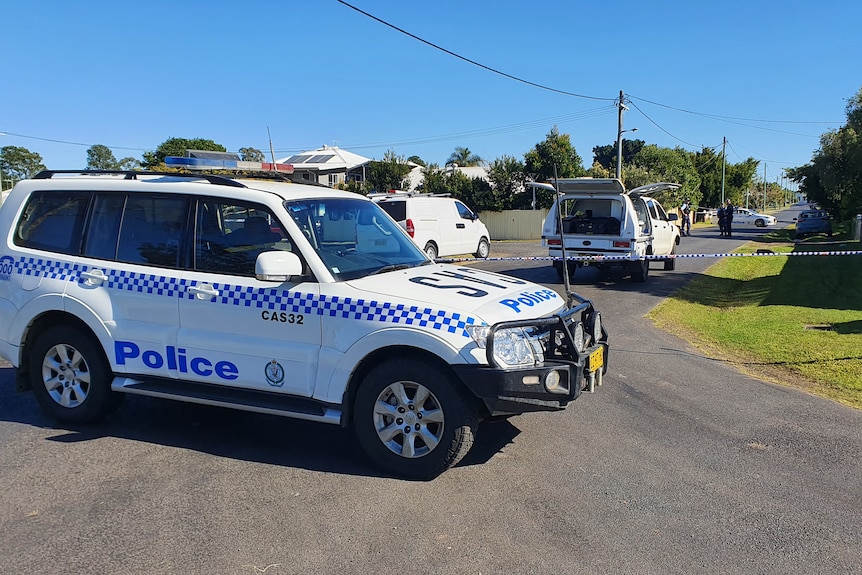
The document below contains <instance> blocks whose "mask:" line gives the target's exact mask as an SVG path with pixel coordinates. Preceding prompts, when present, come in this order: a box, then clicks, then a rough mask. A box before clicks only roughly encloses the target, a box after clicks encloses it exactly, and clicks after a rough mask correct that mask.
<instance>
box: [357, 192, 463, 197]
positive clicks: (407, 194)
mask: <svg viewBox="0 0 862 575" xmlns="http://www.w3.org/2000/svg"><path fill="white" fill-rule="evenodd" d="M451 195H452V194H450V193H448V192H447V193H440V194H428V193H425V192H405V191H403V190H390V191H388V192H372V193H370V194H368V197H369V198H398V197H402V198H404V197H406V198H415V197H417V196H420V197H423V198H448V197H450V196H451Z"/></svg>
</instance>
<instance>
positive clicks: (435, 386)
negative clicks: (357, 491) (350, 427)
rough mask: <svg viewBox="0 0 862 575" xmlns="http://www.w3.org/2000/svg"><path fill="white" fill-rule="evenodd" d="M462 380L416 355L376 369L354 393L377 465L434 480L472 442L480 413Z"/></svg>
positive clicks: (366, 445) (357, 420)
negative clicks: (417, 358)
mask: <svg viewBox="0 0 862 575" xmlns="http://www.w3.org/2000/svg"><path fill="white" fill-rule="evenodd" d="M459 386H460V384H459V383H458V382H456V381H454V380H453V379H452V377H451V376H449V375H447V374H445V373H443V372H442V371H441V370H440V369H439V368H438V367H436V366H434V365H431V364H428V363H425V362H422V361H417V360H415V359H398V360H390V361H387V362H384V363H382V364H380V365H378V366H376V367H375V368H373V369H372V370H371V371H370V372H369V373H368V375H367V376H365V379H363V380H362V383H361V384H360V385H359V390H358V391H357V394H356V402H355V404H354V413H353V421H354V427H355V429H356V435H357V437H358V438H359V442H360V444H362V447H363V449H364V450H365V452H366V453H367V454H368V456H369V457H370V458H371V459H372V460H373V461H374V462H375V463H377V464H378V465H380V466H381V467H384V468H386V469H388V470H389V471H391V472H393V473H395V474H397V475H400V476H404V477H410V478H415V479H433V478H434V477H436V476H437V475H439V474H440V473H442V472H443V471H445V470H447V469H449V468H450V467H452V466H453V465H455V464H456V463H458V461H460V460H461V458H463V457H464V455H466V454H467V452H468V451H469V450H470V448H471V447H472V446H473V440H474V438H475V435H476V429H477V426H478V415H477V413H476V410H475V408H474V407H473V405H472V403H471V402H470V400H469V399H468V398H467V396H466V395H465V393H464V391H463V390H462V389H461V388H460V387H459Z"/></svg>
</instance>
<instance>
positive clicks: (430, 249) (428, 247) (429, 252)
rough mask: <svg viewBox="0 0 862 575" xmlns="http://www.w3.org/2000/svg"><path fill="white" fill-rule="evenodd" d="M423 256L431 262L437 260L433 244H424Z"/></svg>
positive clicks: (435, 247)
mask: <svg viewBox="0 0 862 575" xmlns="http://www.w3.org/2000/svg"><path fill="white" fill-rule="evenodd" d="M425 255H426V256H428V257H429V258H431V259H432V260H436V259H437V245H436V244H435V243H434V242H428V243H427V244H425Z"/></svg>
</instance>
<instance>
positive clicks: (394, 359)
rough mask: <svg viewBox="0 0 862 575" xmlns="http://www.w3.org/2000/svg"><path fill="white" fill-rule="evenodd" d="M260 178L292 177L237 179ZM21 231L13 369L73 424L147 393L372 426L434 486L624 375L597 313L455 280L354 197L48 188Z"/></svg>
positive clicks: (581, 303) (200, 187)
mask: <svg viewBox="0 0 862 575" xmlns="http://www.w3.org/2000/svg"><path fill="white" fill-rule="evenodd" d="M184 160H186V159H183V158H176V159H170V158H169V162H172V163H174V164H179V165H183V161H184ZM194 167H195V168H196V169H200V167H201V166H194ZM219 167H221V168H224V167H225V166H219ZM255 168H257V169H259V170H262V169H263V170H266V169H268V170H272V169H274V168H275V169H279V168H278V166H275V167H274V166H265V165H260V164H258V165H256V166H253V165H251V164H250V163H247V162H246V163H243V165H242V166H238V167H235V168H234V169H241V170H244V171H249V170H252V169H255ZM288 168H289V167H287V168H285V167H284V166H282V167H281V168H280V169H281V170H287V171H289V169H288ZM0 230H2V231H3V236H2V240H0V356H2V357H4V358H6V359H8V360H9V361H10V362H11V363H12V364H13V365H14V366H15V367H16V368H17V372H16V378H17V382H18V387H19V388H21V389H32V390H33V393H34V395H35V398H36V400H37V401H38V403H39V404H40V406H41V407H42V409H43V410H44V411H45V412H46V413H47V414H48V415H50V416H51V417H53V418H55V419H56V420H59V421H60V422H64V423H72V424H80V423H89V422H94V421H97V420H99V419H101V418H104V417H105V416H107V415H108V414H110V413H111V412H113V411H114V410H115V409H116V408H117V407H118V406H119V405H120V402H121V400H122V398H123V397H124V396H125V395H126V394H139V395H145V396H152V397H158V398H168V399H173V400H178V401H185V402H193V403H198V404H206V405H213V406H222V407H230V408H235V409H241V410H246V411H251V412H257V413H265V414H275V415H281V416H287V417H295V418H299V419H304V420H311V421H316V422H321V423H329V424H335V425H341V426H345V427H348V426H349V427H352V428H353V429H354V430H355V433H356V434H357V437H358V439H359V442H360V443H361V445H362V446H363V448H364V449H365V451H366V452H367V453H368V455H369V456H370V457H371V459H372V460H374V461H375V462H376V463H378V464H379V465H381V466H382V467H384V468H386V469H388V470H389V471H391V472H393V473H394V474H396V475H400V476H405V477H413V478H424V479H428V478H433V477H435V476H436V475H438V474H439V473H441V472H443V471H444V470H446V469H447V468H449V467H451V466H452V465H454V464H455V463H457V462H458V461H459V460H460V459H461V458H462V457H463V456H464V455H465V454H466V453H467V451H468V450H469V449H470V447H471V445H472V443H473V440H474V437H475V434H476V430H477V424H478V422H479V421H480V420H483V419H490V418H498V417H506V416H510V415H514V414H519V413H523V412H528V411H554V410H560V409H563V408H565V407H566V405H567V404H568V403H569V402H571V401H572V400H574V399H576V398H577V397H578V396H579V394H580V393H581V392H582V391H583V390H585V389H589V390H592V387H593V386H594V385H597V384H600V383H601V380H602V375H603V373H604V372H605V371H606V369H607V356H608V344H607V332H606V330H605V329H604V327H603V326H602V323H601V316H600V314H599V313H598V311H597V310H596V309H595V308H594V307H593V305H592V303H591V302H590V301H588V300H584V299H582V298H580V297H579V296H577V295H576V294H570V295H569V297H568V298H567V299H566V300H564V299H563V298H562V297H561V296H560V295H558V294H557V293H556V292H555V291H554V290H552V289H548V288H546V287H544V286H541V285H535V284H532V283H529V282H526V281H524V280H521V279H517V278H514V277H507V276H504V275H499V274H495V273H491V272H487V271H482V270H478V269H472V268H469V267H460V266H453V265H447V264H437V263H433V262H432V261H431V260H430V259H429V258H428V257H427V256H426V254H425V253H424V252H423V251H422V250H421V249H420V248H418V247H417V246H416V244H415V243H414V242H413V241H411V239H410V237H409V236H408V235H407V234H406V233H405V232H404V231H403V229H402V228H401V227H400V226H398V225H397V224H396V223H395V222H394V221H393V220H392V219H391V218H390V217H389V216H388V215H387V214H386V213H385V212H384V211H383V210H382V209H381V208H380V207H379V206H378V205H377V204H375V203H374V202H372V201H371V200H369V199H368V198H366V197H364V196H361V195H357V194H352V193H349V192H344V191H339V190H334V189H330V188H326V187H317V186H311V185H304V184H299V183H294V182H287V181H271V180H269V181H265V180H262V179H253V178H245V179H237V178H231V177H225V176H219V175H213V174H209V173H198V172H195V173H173V172H163V173H158V172H135V171H128V172H124V171H116V172H113V171H107V172H106V171H99V172H92V171H91V172H80V171H76V172H66V171H44V172H41V173H39V174H38V175H36V176H35V177H34V178H33V179H30V180H25V181H22V182H19V183H18V184H17V185H16V186H15V188H14V189H13V191H12V192H11V194H10V195H9V197H8V199H7V201H6V202H5V203H4V204H3V205H2V207H0Z"/></svg>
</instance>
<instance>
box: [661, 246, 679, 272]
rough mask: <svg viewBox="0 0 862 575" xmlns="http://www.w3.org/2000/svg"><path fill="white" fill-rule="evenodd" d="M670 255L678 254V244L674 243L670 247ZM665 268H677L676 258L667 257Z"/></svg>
mask: <svg viewBox="0 0 862 575" xmlns="http://www.w3.org/2000/svg"><path fill="white" fill-rule="evenodd" d="M670 255H671V256H674V255H676V245H674V246H673V247H671V248H670ZM664 269H665V270H673V269H676V258H675V257H670V258H667V259H666V260H664Z"/></svg>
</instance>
